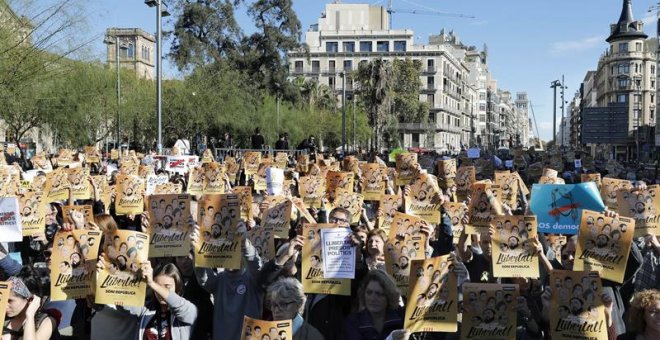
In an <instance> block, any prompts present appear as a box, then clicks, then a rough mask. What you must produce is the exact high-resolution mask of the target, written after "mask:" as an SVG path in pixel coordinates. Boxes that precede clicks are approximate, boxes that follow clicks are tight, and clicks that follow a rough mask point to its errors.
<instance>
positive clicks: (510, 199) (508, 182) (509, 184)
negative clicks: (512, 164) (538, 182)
mask: <svg viewBox="0 0 660 340" xmlns="http://www.w3.org/2000/svg"><path fill="white" fill-rule="evenodd" d="M495 184H496V185H499V186H500V188H501V193H502V196H501V197H500V201H501V202H502V203H505V204H506V205H508V206H509V207H511V209H512V210H515V209H517V208H518V191H519V190H518V178H517V177H516V175H515V174H514V173H509V172H507V173H501V172H496V173H495Z"/></svg>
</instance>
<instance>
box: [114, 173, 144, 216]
mask: <svg viewBox="0 0 660 340" xmlns="http://www.w3.org/2000/svg"><path fill="white" fill-rule="evenodd" d="M144 190H145V183H144V180H143V179H142V178H140V177H138V176H133V175H119V176H117V196H116V198H115V212H116V213H117V214H118V215H127V214H132V215H138V214H141V213H142V212H143V211H144V195H143V194H144Z"/></svg>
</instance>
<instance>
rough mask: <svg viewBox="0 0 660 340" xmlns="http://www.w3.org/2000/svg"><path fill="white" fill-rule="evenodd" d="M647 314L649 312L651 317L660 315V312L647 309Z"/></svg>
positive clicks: (654, 309)
mask: <svg viewBox="0 0 660 340" xmlns="http://www.w3.org/2000/svg"><path fill="white" fill-rule="evenodd" d="M646 312H648V313H649V315H651V316H654V315H656V314H658V313H659V312H660V310H658V309H656V308H651V309H647V310H646Z"/></svg>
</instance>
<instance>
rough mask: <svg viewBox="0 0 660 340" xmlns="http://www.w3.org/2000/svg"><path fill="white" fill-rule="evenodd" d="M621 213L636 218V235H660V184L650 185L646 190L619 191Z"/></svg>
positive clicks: (618, 200) (618, 199) (618, 198)
mask: <svg viewBox="0 0 660 340" xmlns="http://www.w3.org/2000/svg"><path fill="white" fill-rule="evenodd" d="M617 202H618V205H619V211H618V212H619V213H620V214H621V215H622V216H626V217H630V218H632V219H634V220H635V235H634V237H644V236H646V235H655V236H658V235H660V216H659V215H660V185H650V186H648V187H647V188H646V190H639V191H635V192H630V191H628V190H619V192H618V193H617Z"/></svg>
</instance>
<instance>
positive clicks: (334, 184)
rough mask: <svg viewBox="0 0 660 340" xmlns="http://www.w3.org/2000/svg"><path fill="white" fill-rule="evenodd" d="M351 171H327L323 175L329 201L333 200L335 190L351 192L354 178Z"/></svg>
mask: <svg viewBox="0 0 660 340" xmlns="http://www.w3.org/2000/svg"><path fill="white" fill-rule="evenodd" d="M353 177H354V176H353V173H352V172H336V171H328V174H327V175H326V177H325V185H326V187H325V192H326V195H327V196H328V199H329V200H330V202H334V200H335V197H336V196H337V190H344V191H350V192H353V188H354V183H353V182H354V179H353Z"/></svg>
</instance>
